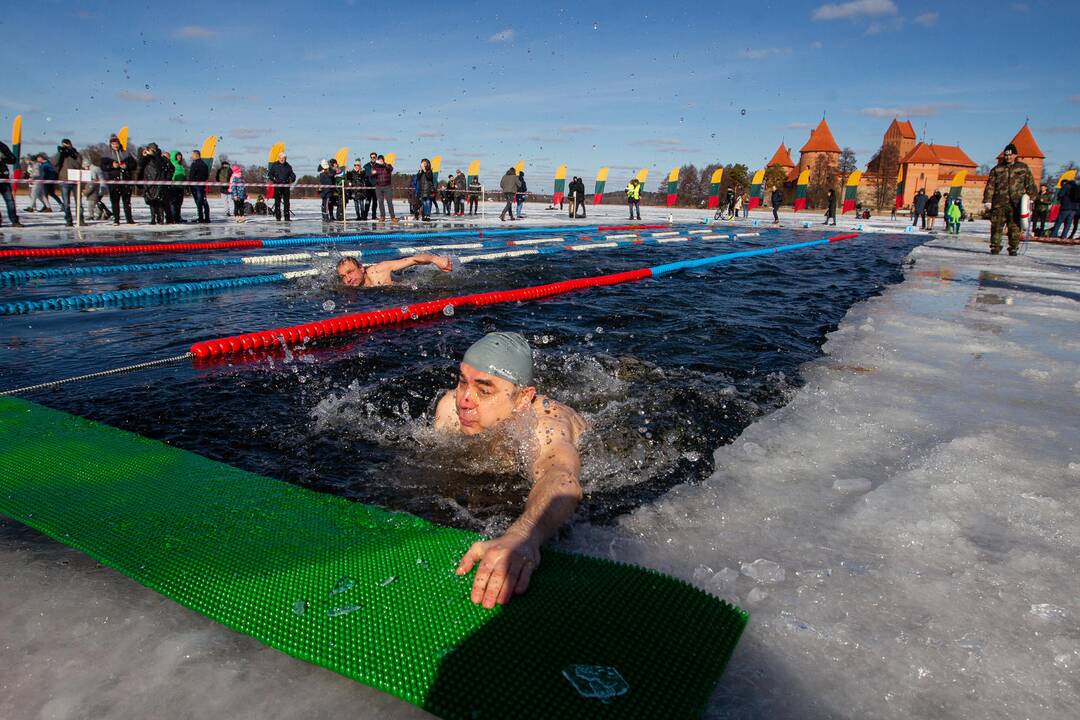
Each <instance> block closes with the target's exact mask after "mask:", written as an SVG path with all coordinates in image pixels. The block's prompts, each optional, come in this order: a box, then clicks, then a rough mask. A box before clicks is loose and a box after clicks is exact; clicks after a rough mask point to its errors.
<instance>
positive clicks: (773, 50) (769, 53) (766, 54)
mask: <svg viewBox="0 0 1080 720" xmlns="http://www.w3.org/2000/svg"><path fill="white" fill-rule="evenodd" d="M790 54H791V48H789V47H782V48H777V47H769V48H744V49H742V50H740V51H739V57H741V58H743V59H744V60H763V59H765V58H770V57H779V56H782V55H790Z"/></svg>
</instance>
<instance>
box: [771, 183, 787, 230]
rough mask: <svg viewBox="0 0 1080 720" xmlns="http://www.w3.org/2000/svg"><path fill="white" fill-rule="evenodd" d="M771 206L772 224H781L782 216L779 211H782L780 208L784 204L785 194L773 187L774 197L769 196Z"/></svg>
mask: <svg viewBox="0 0 1080 720" xmlns="http://www.w3.org/2000/svg"><path fill="white" fill-rule="evenodd" d="M769 204H770V205H771V206H772V224H773V225H779V224H780V215H779V214H778V212H777V211H779V210H780V206H781V205H783V204H784V193H782V192H780V188H778V187H776V186H775V185H773V188H772V195H770V196H769Z"/></svg>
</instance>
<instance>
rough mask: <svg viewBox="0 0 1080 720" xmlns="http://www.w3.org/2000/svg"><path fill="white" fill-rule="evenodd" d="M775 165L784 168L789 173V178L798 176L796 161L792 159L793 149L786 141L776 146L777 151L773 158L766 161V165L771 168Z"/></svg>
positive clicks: (792, 178)
mask: <svg viewBox="0 0 1080 720" xmlns="http://www.w3.org/2000/svg"><path fill="white" fill-rule="evenodd" d="M773 165H777V166H779V167H782V168H784V172H786V173H787V176H788V180H789V181H791V180H794V179H795V177H796V176H797V173H796V172H795V163H794V162H792V160H791V151H790V150H788V149H787V147H785V146H784V143H780V147H778V148H776V152H774V153H773V156H772V159H771V160H769V162H767V163H765V167H767V168H770V167H772V166H773Z"/></svg>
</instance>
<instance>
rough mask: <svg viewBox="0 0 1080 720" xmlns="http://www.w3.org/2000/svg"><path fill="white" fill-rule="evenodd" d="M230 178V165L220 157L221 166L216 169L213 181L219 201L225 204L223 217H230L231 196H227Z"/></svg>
mask: <svg viewBox="0 0 1080 720" xmlns="http://www.w3.org/2000/svg"><path fill="white" fill-rule="evenodd" d="M230 178H232V165H231V164H230V163H229V159H228V158H227V157H225V156H224V155H223V156H222V157H221V166H220V167H218V169H217V173H216V174H215V175H214V179H215V180H216V181H217V182H218V184H219V187H218V192H219V193H220V194H221V200H222V202H224V203H225V217H232V211H231V210H230V208H231V207H232V195H230V194H229V179H230Z"/></svg>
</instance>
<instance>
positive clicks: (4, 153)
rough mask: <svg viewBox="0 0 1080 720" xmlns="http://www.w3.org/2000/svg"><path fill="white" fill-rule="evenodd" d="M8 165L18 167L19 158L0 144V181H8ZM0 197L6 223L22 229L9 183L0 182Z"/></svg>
mask: <svg viewBox="0 0 1080 720" xmlns="http://www.w3.org/2000/svg"><path fill="white" fill-rule="evenodd" d="M8 165H14V166H15V167H18V166H19V158H17V157H15V153H13V152H11V148H9V147H8V146H7V145H5V144H4V143H2V142H0V181H3V180H7V179H8V177H9V174H8ZM0 195H3V196H4V204H5V205H7V214H8V221H9V222H11V225H12V227H22V223H21V222H19V214H18V213H17V212H16V211H15V194H14V193H13V192H12V191H11V184H10V183H7V182H0Z"/></svg>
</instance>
